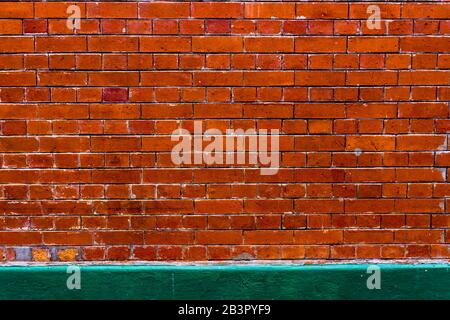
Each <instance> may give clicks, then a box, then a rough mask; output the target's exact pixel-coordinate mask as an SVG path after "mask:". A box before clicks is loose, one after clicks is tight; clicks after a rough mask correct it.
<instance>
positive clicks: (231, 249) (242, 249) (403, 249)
mask: <svg viewBox="0 0 450 320" xmlns="http://www.w3.org/2000/svg"><path fill="white" fill-rule="evenodd" d="M414 258H420V259H449V258H450V246H448V245H443V244H395V245H390V244H389V245H284V246H279V245H252V246H247V245H236V246H230V245H212V246H180V245H158V246H89V247H62V246H49V247H25V246H21V247H0V262H12V261H16V262H27V261H28V262H70V261H72V262H73V261H170V260H172V261H214V260H229V261H245V260H296V259H310V260H316V259H323V260H329V259H331V260H343V259H414Z"/></svg>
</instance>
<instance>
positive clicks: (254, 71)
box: [0, 1, 450, 262]
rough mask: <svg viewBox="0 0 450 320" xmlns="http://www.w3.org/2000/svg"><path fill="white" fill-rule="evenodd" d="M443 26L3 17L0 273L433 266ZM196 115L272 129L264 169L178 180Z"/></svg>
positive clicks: (207, 7)
mask: <svg viewBox="0 0 450 320" xmlns="http://www.w3.org/2000/svg"><path fill="white" fill-rule="evenodd" d="M71 5H77V6H78V8H79V9H80V14H81V21H80V28H73V29H69V28H68V27H67V18H68V17H69V16H70V15H71V13H70V11H69V13H68V8H69V6H71ZM371 5H376V6H378V7H379V8H380V15H381V21H379V22H380V23H379V28H373V25H371V24H370V23H372V22H373V20H372V21H371V20H370V19H369V20H368V18H369V17H370V16H371V15H372V11H370V10H369V11H368V8H369V6H371ZM449 14H450V5H449V3H448V2H446V1H433V2H431V1H428V2H416V1H409V2H388V1H381V2H346V1H345V2H343V1H336V2H326V1H320V2H310V1H301V2H300V1H299V2H297V1H268V2H261V1H249V2H244V1H242V2H241V1H236V2H224V1H222V2H194V1H192V2H190V1H173V2H150V1H149V2H133V1H129V2H122V3H118V2H109V1H108V2H91V1H89V2H79V3H73V2H70V3H69V2H38V1H34V2H1V3H0V130H1V131H0V133H1V134H0V168H1V169H0V260H3V261H8V260H30V261H32V260H34V261H41V262H45V261H74V260H85V261H100V260H107V261H117V260H121V261H127V260H185V261H200V260H239V259H258V260H264V259H289V260H290V259H308V260H309V259H325V260H327V259H329V260H339V259H355V260H356V259H406V258H418V259H429V258H435V259H437V258H447V259H448V258H450V248H449V243H450V233H449V231H448V227H449V226H450V218H449V215H448V213H449V206H450V184H449V183H448V179H449V173H448V166H449V165H450V149H449V141H448V138H449V135H448V134H449V129H450V118H449V100H450V99H449V96H450V94H449V93H450V86H449V84H450V82H449V78H450V77H449V75H450V71H449V68H450V52H449V51H450V37H449V35H450V22H449ZM194 120H201V121H203V125H204V127H205V128H220V129H222V130H224V129H225V128H258V129H261V128H267V129H279V130H280V132H281V136H280V149H281V168H280V170H279V171H278V173H277V174H276V175H271V176H270V175H268V176H264V175H260V174H259V172H260V171H259V169H258V168H256V167H254V166H250V165H249V166H243V165H234V166H227V165H222V166H206V165H191V166H187V165H185V166H178V165H175V164H174V163H173V162H171V158H170V151H171V148H172V147H173V144H174V142H172V141H171V140H170V134H171V132H172V131H173V130H175V129H177V128H191V127H192V125H193V121H194Z"/></svg>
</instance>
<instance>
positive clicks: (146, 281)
mask: <svg viewBox="0 0 450 320" xmlns="http://www.w3.org/2000/svg"><path fill="white" fill-rule="evenodd" d="M368 266H369V265H367V264H340V265H306V266H300V265H205V266H203V265H200V266H199V265H196V266H194V265H182V266H180V265H83V266H80V270H81V290H69V289H67V286H66V282H67V279H68V277H69V276H70V274H68V273H67V266H62V265H57V266H0V299H183V300H184V299H187V300H192V299H193V300H197V299H198V300H209V299H243V300H244V299H301V300H303V299H306V300H309V299H450V265H449V264H378V265H377V266H379V267H380V270H381V289H380V290H376V289H374V290H369V289H368V288H367V285H366V282H367V279H368V277H369V276H370V275H371V274H368V273H367V267H368Z"/></svg>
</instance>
